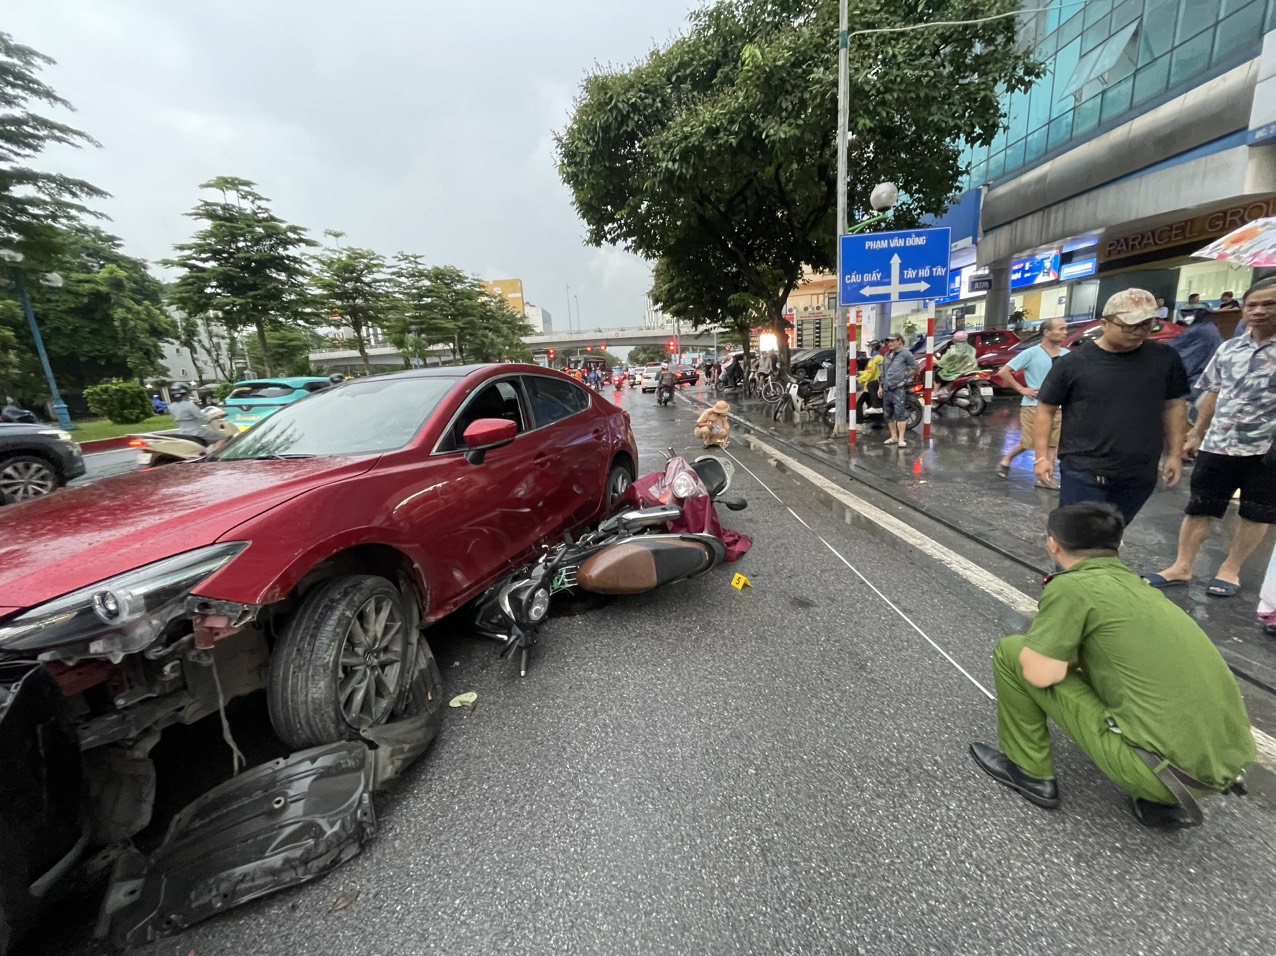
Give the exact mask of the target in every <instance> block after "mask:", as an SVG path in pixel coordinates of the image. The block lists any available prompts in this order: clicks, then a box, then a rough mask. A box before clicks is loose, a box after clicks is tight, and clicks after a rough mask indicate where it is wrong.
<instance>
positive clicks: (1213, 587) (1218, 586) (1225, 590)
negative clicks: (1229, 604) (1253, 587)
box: [1205, 578, 1241, 598]
mask: <svg viewBox="0 0 1276 956" xmlns="http://www.w3.org/2000/svg"><path fill="white" fill-rule="evenodd" d="M1240 589H1241V586H1240V585H1239V584H1233V583H1232V582H1231V581H1224V580H1223V579H1222V578H1215V579H1214V580H1213V581H1211V582H1210V583H1209V587H1207V588H1206V589H1205V593H1206V594H1208V595H1209V596H1210V597H1212V598H1229V597H1236V595H1237V594H1238V593H1239V592H1240Z"/></svg>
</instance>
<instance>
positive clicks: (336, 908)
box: [328, 890, 359, 913]
mask: <svg viewBox="0 0 1276 956" xmlns="http://www.w3.org/2000/svg"><path fill="white" fill-rule="evenodd" d="M358 898H359V891H358V890H350V891H349V892H346V893H342V894H341V895H340V896H338V897H337V901H336V902H335V903H333V904H332V909H330V910H328V912H329V913H340V912H341V911H342V910H343V909H345V908H346V907H347V906H351V905H353V903H354V901H355V900H357V899H358Z"/></svg>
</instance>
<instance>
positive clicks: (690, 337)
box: [310, 328, 729, 369]
mask: <svg viewBox="0 0 1276 956" xmlns="http://www.w3.org/2000/svg"><path fill="white" fill-rule="evenodd" d="M673 337H674V333H673V330H672V329H668V328H664V329H587V330H585V331H584V332H547V333H546V334H544V335H529V336H526V337H525V338H524V339H523V341H524V342H525V343H526V344H527V347H528V348H529V349H531V350H532V354H533V355H537V356H542V355H544V354H546V353H547V352H548V351H549V350H550V349H553V350H554V352H555V353H556V354H555V358H561V357H564V356H575V355H576V354H577V350H578V349H579V350H580V354H582V355H583V354H585V349H586V348H587V347H591V348H593V349H598V348H599V347H601V346H602V345H606V346H607V350H608V351H615V350H616V349H617V348H633V347H634V346H636V345H659V346H662V347H663V346H664V344H665V343H666V342H668V341H669V340H670V339H671V338H673ZM677 338H678V342H679V344H680V345H681V348H682V351H683V352H712V351H714V349H715V347H717V348H719V349H721V348H725V347H726V346H727V345H728V344H729V342H728V340H727V338H726V337H725V335H723V334H721V333H719V334H717V335H715V334H714V333H713V332H681V333H679V335H678V337H677ZM425 353H426V356H425V362H426V364H427V365H441V364H444V363H446V362H450V361H451V360H452V352H451V350H450V349H449V348H448V347H447V346H446V345H436V346H431V347H430V348H428V349H426V350H425ZM310 361H311V362H312V363H313V364H315V365H321V366H325V365H326V366H337V367H346V366H356V365H357V366H362V365H363V360H362V359H361V358H359V352H358V350H357V349H353V348H351V349H321V350H319V351H317V352H311V353H310ZM368 361H369V362H370V363H371V364H372V365H373V366H375V367H377V368H379V369H386V368H403V353H401V352H400V351H399V350H398V349H397V348H395V347H394V346H393V345H377V346H371V347H369V349H368Z"/></svg>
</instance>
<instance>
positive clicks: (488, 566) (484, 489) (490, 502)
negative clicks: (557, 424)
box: [421, 376, 547, 603]
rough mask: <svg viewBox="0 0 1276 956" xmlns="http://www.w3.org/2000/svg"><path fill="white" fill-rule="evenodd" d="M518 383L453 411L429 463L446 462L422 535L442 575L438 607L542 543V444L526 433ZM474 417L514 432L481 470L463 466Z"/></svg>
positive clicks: (480, 391) (491, 389)
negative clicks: (508, 424)
mask: <svg viewBox="0 0 1276 956" xmlns="http://www.w3.org/2000/svg"><path fill="white" fill-rule="evenodd" d="M524 406H525V399H524V396H523V393H522V389H521V387H520V384H519V382H518V379H517V377H515V376H510V377H508V378H503V379H498V380H495V381H488V382H485V383H483V384H482V385H480V386H479V387H478V388H477V389H476V390H475V392H474V394H473V395H471V396H470V397H469V399H467V400H466V401H465V402H464V403H463V404H462V405H461V407H460V409H459V410H458V411H457V414H456V415H455V416H454V417H453V419H452V422H451V423H450V424H449V425H448V428H447V430H446V431H445V432H444V434H443V437H442V438H441V439H440V440H439V443H438V445H437V446H436V448H435V451H434V454H433V455H432V456H431V457H432V458H441V459H444V460H445V463H446V465H447V466H448V467H446V468H445V470H444V473H445V474H446V476H447V477H446V480H445V481H444V482H443V483H442V487H440V488H438V489H437V490H438V492H439V496H438V500H437V508H432V509H431V521H432V522H433V527H423V528H422V529H421V533H422V534H423V535H425V536H428V537H429V539H430V540H431V541H432V548H433V550H434V551H435V553H436V555H437V556H438V558H439V560H440V561H441V563H443V564H444V565H446V567H447V569H448V570H447V573H446V574H445V575H443V578H444V579H443V580H442V581H438V582H433V583H432V586H433V587H435V588H436V590H437V591H438V592H439V593H438V594H437V595H436V596H435V600H436V602H441V603H446V602H448V601H449V600H450V599H451V598H453V597H455V596H457V595H459V594H461V593H463V592H466V591H468V590H470V589H472V588H474V587H476V586H478V585H480V584H484V583H487V582H488V581H490V580H491V579H492V578H493V577H495V576H497V575H498V574H499V573H500V572H501V571H503V570H504V569H506V568H508V567H510V566H511V565H513V564H514V563H515V562H517V561H518V560H521V559H522V558H523V557H525V556H527V555H528V554H530V553H531V551H532V548H533V547H534V546H535V545H536V543H537V541H539V540H540V537H541V527H542V525H543V523H544V513H545V509H546V507H547V502H546V500H545V489H546V485H547V479H546V477H545V472H544V467H543V457H544V456H543V454H541V453H540V448H539V445H540V439H539V437H538V436H537V435H536V434H535V433H534V432H532V431H530V430H529V429H528V422H529V420H530V419H529V417H528V416H527V414H526V409H525V407H524ZM480 418H504V419H507V420H509V421H513V422H514V423H515V424H516V425H517V426H518V434H517V435H516V436H515V438H514V441H513V442H511V443H510V444H508V445H505V446H504V447H501V448H494V449H491V450H490V451H488V452H487V453H486V454H485V456H484V459H483V461H482V463H480V464H472V463H470V462H468V461H466V460H465V452H466V450H467V449H466V446H465V443H464V438H463V436H464V433H465V429H466V428H468V427H469V426H470V425H471V424H473V423H474V422H475V421H477V420H479V419H480Z"/></svg>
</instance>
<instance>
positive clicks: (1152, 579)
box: [1140, 574, 1187, 591]
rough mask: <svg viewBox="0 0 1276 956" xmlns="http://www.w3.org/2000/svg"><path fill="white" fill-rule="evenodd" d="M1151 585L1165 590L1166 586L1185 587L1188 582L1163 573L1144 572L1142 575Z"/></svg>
mask: <svg viewBox="0 0 1276 956" xmlns="http://www.w3.org/2000/svg"><path fill="white" fill-rule="evenodd" d="M1140 577H1142V578H1143V580H1144V581H1146V582H1147V583H1148V586H1149V587H1154V588H1156V589H1157V590H1158V591H1164V590H1165V589H1166V588H1184V587H1187V582H1186V581H1183V580H1181V579H1179V578H1167V577H1166V576H1165V575H1163V574H1144V575H1140Z"/></svg>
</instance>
